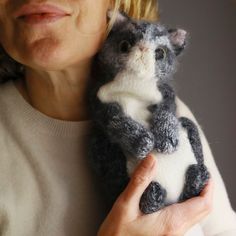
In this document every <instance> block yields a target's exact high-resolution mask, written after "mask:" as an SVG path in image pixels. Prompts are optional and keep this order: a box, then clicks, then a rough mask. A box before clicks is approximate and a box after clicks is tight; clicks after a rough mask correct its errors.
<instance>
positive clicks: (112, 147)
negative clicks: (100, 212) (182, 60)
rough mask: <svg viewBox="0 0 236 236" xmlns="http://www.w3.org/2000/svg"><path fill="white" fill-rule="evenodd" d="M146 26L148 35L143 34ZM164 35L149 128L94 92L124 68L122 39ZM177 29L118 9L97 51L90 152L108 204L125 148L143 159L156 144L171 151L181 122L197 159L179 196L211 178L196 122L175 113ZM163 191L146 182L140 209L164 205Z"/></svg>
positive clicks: (122, 170)
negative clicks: (173, 82) (157, 93)
mask: <svg viewBox="0 0 236 236" xmlns="http://www.w3.org/2000/svg"><path fill="white" fill-rule="evenodd" d="M147 32H149V34H148V35H149V38H148V39H145V37H146V36H145V35H147ZM163 35H164V36H168V38H169V42H170V46H169V47H168V46H165V52H166V58H165V60H159V59H158V58H159V56H160V55H157V58H156V64H155V77H156V86H157V88H158V90H159V91H160V93H161V95H162V101H161V102H159V103H156V104H151V105H149V106H148V107H147V109H148V110H149V111H150V113H151V118H150V119H149V128H147V127H146V126H145V125H143V124H141V123H139V122H138V121H136V120H134V119H132V117H130V116H128V115H127V114H126V113H125V112H124V110H123V109H122V106H121V105H120V104H119V103H118V102H109V103H104V102H102V101H101V100H100V99H99V98H98V91H99V89H100V88H101V87H102V86H104V85H106V84H108V83H109V82H111V81H113V80H114V78H115V77H116V75H117V74H118V73H120V72H122V71H123V70H124V69H125V68H126V64H127V61H128V58H129V49H128V50H127V52H126V53H124V51H126V47H125V46H124V49H120V48H119V45H120V43H121V42H122V40H124V39H125V40H127V41H128V42H129V43H130V45H131V48H132V47H134V46H135V45H137V43H138V42H140V41H141V40H155V39H157V38H158V37H159V38H160V37H161V36H163ZM176 35H177V30H167V29H166V28H165V27H164V26H162V25H160V24H155V23H150V22H146V21H135V20H133V19H130V18H129V17H128V16H126V15H125V14H124V13H121V14H120V16H119V20H118V21H117V22H116V24H115V25H114V27H113V29H112V31H111V32H110V34H109V36H108V38H107V40H106V42H105V43H104V45H103V47H102V49H101V50H100V52H99V53H98V54H97V55H96V57H95V60H94V67H93V73H92V78H93V80H92V81H91V82H92V84H91V87H90V91H89V96H88V99H89V104H90V111H91V116H92V118H93V121H94V128H93V133H92V136H91V142H90V144H89V145H90V146H89V158H90V162H91V164H92V166H93V168H94V170H95V172H96V173H97V174H98V176H99V177H100V178H101V182H102V183H103V185H104V188H105V190H106V191H105V192H106V194H107V197H108V199H109V200H110V201H109V202H110V204H111V205H112V204H113V202H114V201H115V199H116V198H117V196H118V195H119V194H120V193H121V192H122V191H123V190H124V188H125V186H126V185H127V183H128V181H129V176H128V173H127V166H126V161H127V160H126V155H125V154H127V153H128V154H131V155H133V156H135V157H136V158H138V159H143V158H145V157H146V155H147V154H148V153H150V152H151V151H152V150H154V149H156V150H157V151H158V152H162V153H172V152H174V151H175V150H176V148H177V147H178V144H179V141H178V132H179V127H180V126H179V124H180V125H182V127H183V128H185V129H186V130H187V133H188V138H189V141H190V144H191V146H192V150H193V152H194V154H195V157H196V160H197V163H198V164H196V165H192V166H189V169H188V171H187V173H186V182H185V187H184V189H183V193H182V194H181V196H180V198H179V201H183V200H185V199H188V198H191V197H193V196H196V195H199V194H200V192H201V190H202V189H203V187H204V186H205V184H206V182H207V180H208V179H209V172H208V171H207V168H206V167H205V165H204V160H203V153H202V145H201V141H200V137H199V133H198V130H197V127H196V125H195V124H194V123H193V122H192V121H191V120H189V119H188V118H185V117H181V118H178V117H177V116H176V104H175V92H174V89H173V87H172V86H171V83H170V81H171V78H172V74H173V72H174V71H175V63H176V58H177V56H178V55H179V54H180V53H181V52H182V50H183V49H184V47H185V44H186V42H185V40H184V41H181V40H180V41H178V40H176V38H174V37H176ZM177 36H178V35H177ZM178 42H181V43H178ZM122 50H123V51H122ZM167 171H168V170H167ZM165 196H166V190H165V189H163V188H162V186H160V184H159V183H158V182H152V183H150V185H149V186H148V188H147V189H146V190H145V192H144V193H143V195H142V198H141V200H140V210H141V211H142V212H143V213H145V214H148V213H152V212H155V211H157V210H159V209H161V208H162V207H163V206H164V205H165V204H164V199H165Z"/></svg>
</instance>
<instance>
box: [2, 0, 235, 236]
mask: <svg viewBox="0 0 236 236" xmlns="http://www.w3.org/2000/svg"><path fill="white" fill-rule="evenodd" d="M122 2H123V5H120V1H119V0H117V1H116V0H99V1H94V0H52V1H43V0H38V1H36V0H35V1H33V0H32V1H26V0H21V1H18V0H0V35H1V36H0V44H1V46H2V50H1V54H0V60H1V61H0V63H1V64H0V76H1V80H2V81H5V83H3V84H2V85H1V86H0V90H1V91H0V109H1V111H0V112H1V113H0V114H1V115H0V130H1V137H0V147H1V158H0V161H1V164H0V168H1V171H0V216H1V217H0V226H1V230H0V232H1V235H6V236H15V235H17V236H32V235H35V236H36V235H37V236H38V235H40V236H41V235H42V236H49V235H50V236H54V235H55V236H64V235H66V236H69V235H71V236H73V235H77V236H78V235H81V236H90V235H96V234H98V235H99V236H110V235H112V236H113V235H122V236H123V235H128V236H129V235H130V236H132V235H147V236H148V235H183V234H184V233H186V232H187V231H189V230H191V231H189V235H190V234H191V232H192V234H191V235H201V232H202V229H203V231H204V232H205V234H206V235H220V236H226V235H227V236H228V235H236V217H235V213H234V212H233V210H232V209H231V206H230V203H229V200H228V197H227V193H226V190H225V187H224V184H223V182H222V179H221V177H220V175H219V172H218V170H217V167H216V165H215V162H214V160H213V157H212V154H211V151H210V149H209V146H208V143H207V141H206V139H205V138H203V147H204V154H205V157H206V162H207V163H206V164H207V165H208V167H209V169H210V171H211V173H212V176H213V179H214V182H215V193H214V197H212V195H213V194H212V183H211V181H210V182H209V184H208V185H207V187H206V188H205V189H204V191H203V192H202V194H201V196H199V197H196V198H193V199H191V200H189V201H186V202H184V203H181V204H175V205H172V206H170V207H167V208H165V209H164V210H162V211H160V212H158V213H154V214H151V215H146V216H143V215H141V214H140V212H139V211H138V202H139V198H140V196H141V194H142V192H143V191H144V189H145V188H146V187H147V185H148V183H149V182H150V180H151V178H152V175H153V173H154V172H155V167H156V165H158V163H156V162H155V160H154V159H153V157H151V156H149V157H148V158H146V159H145V161H143V162H142V163H141V164H140V166H139V167H138V168H137V170H136V171H135V173H134V175H133V177H132V179H131V181H130V183H129V185H128V186H127V188H126V189H125V191H124V192H123V193H122V194H121V195H120V197H119V198H118V199H117V201H116V202H115V204H114V206H113V208H112V210H111V211H110V213H109V215H108V216H107V217H106V219H105V220H104V218H105V215H106V209H105V206H104V203H103V201H102V198H101V196H99V194H98V192H99V191H98V189H97V191H96V186H95V180H94V179H93V176H92V175H91V173H90V169H89V167H88V166H87V163H86V160H85V158H84V156H85V152H86V150H85V146H86V145H85V144H86V141H87V138H89V127H90V124H91V123H90V121H89V116H88V112H87V104H86V102H85V91H86V87H87V85H88V80H89V76H90V68H91V62H92V59H93V57H94V55H95V54H96V52H97V51H98V49H99V47H100V46H101V44H102V42H103V40H104V35H106V29H107V18H106V12H107V9H108V8H115V9H123V10H125V11H126V12H127V13H128V14H129V15H131V16H136V17H137V18H142V17H143V18H146V19H151V18H153V17H155V15H156V8H155V5H156V1H151V0H147V1H144V0H142V1H137V0H133V1H129V0H127V1H125V0H124V1H122ZM46 4H50V5H51V6H49V5H46ZM129 4H131V6H132V7H131V8H130V9H129ZM52 5H53V7H52ZM55 6H56V7H55ZM141 9H142V10H141ZM39 13H46V14H43V15H42V14H39ZM153 19H154V18H153ZM111 24H112V20H111ZM110 26H111V25H110ZM108 28H109V27H108ZM11 58H12V59H11ZM177 102H178V106H179V110H178V112H179V113H180V114H181V115H184V116H188V117H190V118H192V119H194V117H193V115H192V113H191V112H190V111H189V109H188V108H187V107H186V106H185V105H184V104H183V103H182V102H181V101H180V100H178V101H177ZM203 137H204V136H203ZM212 198H213V200H212ZM210 211H211V213H210ZM209 213H210V214H209ZM206 215H208V216H207V218H205V217H206ZM102 220H104V222H103V224H102ZM200 221H201V227H200V226H199V224H197V223H199V222H200ZM100 224H102V225H101V227H100V228H99V225H100ZM195 224H197V226H195V227H194V228H191V227H192V226H193V225H195Z"/></svg>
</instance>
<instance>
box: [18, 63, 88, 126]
mask: <svg viewBox="0 0 236 236" xmlns="http://www.w3.org/2000/svg"><path fill="white" fill-rule="evenodd" d="M90 71H91V61H85V62H83V63H82V64H81V65H79V66H77V68H70V69H67V70H63V71H49V72H38V71H35V70H32V69H30V68H26V73H25V78H24V79H19V80H16V81H15V86H16V87H17V89H18V90H19V92H20V93H21V94H22V96H23V97H24V98H25V100H26V101H27V102H28V103H30V104H31V106H33V107H34V108H35V109H37V110H38V111H40V112H42V113H44V114H45V115H47V116H50V117H52V118H56V119H61V120H68V121H82V120H88V119H89V116H88V109H87V108H88V104H87V103H86V91H87V86H88V83H89V78H90Z"/></svg>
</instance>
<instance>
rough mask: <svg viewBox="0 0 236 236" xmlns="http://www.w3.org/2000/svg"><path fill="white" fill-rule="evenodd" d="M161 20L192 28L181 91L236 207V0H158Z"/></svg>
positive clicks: (180, 74) (181, 68)
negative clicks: (207, 142)
mask: <svg viewBox="0 0 236 236" xmlns="http://www.w3.org/2000/svg"><path fill="white" fill-rule="evenodd" d="M159 7H160V22H161V23H162V24H164V25H166V26H169V27H173V28H175V27H180V28H184V29H185V30H187V31H188V32H189V35H190V37H189V43H188V47H187V49H186V51H185V53H184V54H183V56H182V58H181V60H180V65H179V68H178V70H177V73H176V74H175V77H174V78H175V84H176V86H177V94H178V96H179V97H180V98H181V99H182V100H183V101H184V102H185V103H186V104H187V105H188V106H189V108H190V110H191V111H192V112H193V114H194V115H195V117H196V118H197V120H198V122H199V123H200V125H201V126H202V128H203V131H204V133H205V135H206V137H207V139H208V141H209V144H210V147H211V149H212V152H213V155H214V157H215V160H216V163H217V165H218V168H219V170H220V172H221V175H222V177H223V179H224V182H225V185H226V188H227V191H228V194H229V197H230V200H231V203H232V206H233V208H234V209H235V210H236V183H235V182H236V1H235V0H221V1H220V0H204V1H196V0H178V1H173V0H159Z"/></svg>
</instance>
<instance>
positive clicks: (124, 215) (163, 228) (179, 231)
mask: <svg viewBox="0 0 236 236" xmlns="http://www.w3.org/2000/svg"><path fill="white" fill-rule="evenodd" d="M156 166H157V163H156V160H155V158H154V157H152V156H151V155H149V156H148V157H147V158H145V159H144V160H143V161H142V162H141V163H140V164H139V166H138V167H137V169H136V170H135V172H134V174H133V176H132V178H131V180H130V182H129V184H128V186H127V187H126V189H125V190H124V191H123V192H122V193H121V195H120V196H119V197H118V199H117V200H116V202H115V203H114V205H113V208H112V209H111V211H110V213H109V214H108V216H107V218H106V219H105V221H104V222H103V224H102V225H101V227H100V229H99V232H98V236H141V235H142V236H154V235H155V236H158V235H184V234H185V232H187V231H188V230H189V229H190V228H191V227H192V226H193V225H195V224H196V223H198V222H199V221H200V220H201V219H203V218H204V217H205V216H206V215H208V214H209V212H210V211H211V208H212V195H213V194H212V193H213V187H212V185H213V184H212V180H209V182H208V184H207V186H206V187H205V189H204V190H203V191H202V193H201V195H200V196H198V197H194V198H192V199H189V200H187V201H185V202H183V203H177V204H173V205H171V206H168V207H165V208H163V209H162V210H160V211H158V212H155V213H152V214H148V215H144V214H142V212H141V211H140V210H139V201H140V198H141V195H142V194H143V192H144V190H145V189H146V187H147V186H148V185H149V183H150V182H151V180H152V177H153V176H154V173H155V172H156V171H157V170H156Z"/></svg>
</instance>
